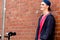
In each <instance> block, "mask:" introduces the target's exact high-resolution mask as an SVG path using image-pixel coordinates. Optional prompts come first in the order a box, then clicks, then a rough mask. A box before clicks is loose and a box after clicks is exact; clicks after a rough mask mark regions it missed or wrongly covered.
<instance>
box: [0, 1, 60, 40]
mask: <svg viewBox="0 0 60 40" xmlns="http://www.w3.org/2000/svg"><path fill="white" fill-rule="evenodd" d="M50 1H51V3H52V6H51V9H52V14H53V15H54V17H55V19H56V28H55V40H60V0H50ZM40 2H41V0H7V1H6V17H5V18H6V20H5V33H6V32H10V31H12V32H16V33H17V35H16V36H13V37H11V40H34V39H35V34H36V28H37V23H38V18H39V17H40V14H41V11H40V10H39V9H40ZM37 10H39V13H36V11H37ZM1 26H2V0H0V32H1V30H2V27H1ZM5 40H7V39H5Z"/></svg>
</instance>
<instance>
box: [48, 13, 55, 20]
mask: <svg viewBox="0 0 60 40" xmlns="http://www.w3.org/2000/svg"><path fill="white" fill-rule="evenodd" d="M47 19H55V18H54V16H53V15H52V14H51V13H50V14H48V15H47Z"/></svg>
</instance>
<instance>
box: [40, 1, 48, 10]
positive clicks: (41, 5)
mask: <svg viewBox="0 0 60 40" xmlns="http://www.w3.org/2000/svg"><path fill="white" fill-rule="evenodd" d="M46 9H48V5H46V3H44V2H41V4H40V10H41V11H44V10H46Z"/></svg>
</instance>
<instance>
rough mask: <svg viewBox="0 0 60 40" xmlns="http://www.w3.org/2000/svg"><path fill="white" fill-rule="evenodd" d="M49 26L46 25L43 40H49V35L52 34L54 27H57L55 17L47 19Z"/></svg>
mask: <svg viewBox="0 0 60 40" xmlns="http://www.w3.org/2000/svg"><path fill="white" fill-rule="evenodd" d="M47 19H48V20H47V25H46V32H45V33H44V34H43V36H42V37H41V40H47V38H48V37H49V35H51V34H52V31H53V28H54V25H55V19H54V17H53V16H49V17H48V18H47Z"/></svg>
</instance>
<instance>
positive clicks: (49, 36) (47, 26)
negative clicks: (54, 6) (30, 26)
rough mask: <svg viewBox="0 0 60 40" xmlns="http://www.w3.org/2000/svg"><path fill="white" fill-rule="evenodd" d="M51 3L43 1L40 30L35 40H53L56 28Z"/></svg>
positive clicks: (39, 23)
mask: <svg viewBox="0 0 60 40" xmlns="http://www.w3.org/2000/svg"><path fill="white" fill-rule="evenodd" d="M50 6H51V3H50V1H46V0H44V1H42V2H41V5H40V7H41V8H40V10H41V11H42V15H41V16H40V18H39V21H38V28H37V32H36V38H35V40H53V33H54V28H55V19H54V16H53V15H52V14H51V9H50Z"/></svg>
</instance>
